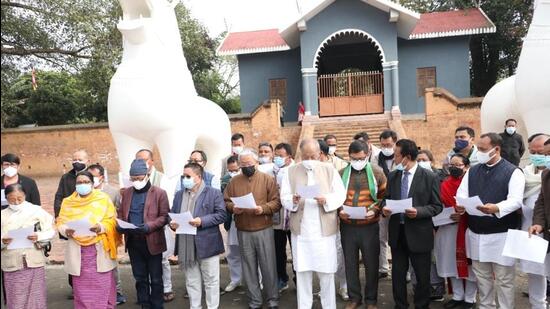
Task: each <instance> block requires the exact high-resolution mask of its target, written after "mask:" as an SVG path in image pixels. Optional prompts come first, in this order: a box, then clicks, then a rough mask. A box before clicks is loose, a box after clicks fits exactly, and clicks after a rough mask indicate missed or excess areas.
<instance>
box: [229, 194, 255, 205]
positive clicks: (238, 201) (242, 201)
mask: <svg viewBox="0 0 550 309" xmlns="http://www.w3.org/2000/svg"><path fill="white" fill-rule="evenodd" d="M231 201H232V202H233V204H235V207H237V208H248V209H254V208H256V201H255V200H254V196H253V195H252V193H248V194H247V195H243V196H239V197H232V198H231Z"/></svg>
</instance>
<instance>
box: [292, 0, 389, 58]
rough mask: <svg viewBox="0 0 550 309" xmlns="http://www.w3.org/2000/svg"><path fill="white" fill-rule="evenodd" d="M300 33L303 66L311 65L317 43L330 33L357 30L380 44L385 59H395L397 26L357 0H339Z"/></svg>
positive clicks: (385, 14)
mask: <svg viewBox="0 0 550 309" xmlns="http://www.w3.org/2000/svg"><path fill="white" fill-rule="evenodd" d="M306 25H307V30H306V31H305V32H302V33H301V35H300V48H301V50H302V55H301V58H302V67H304V68H310V67H312V64H313V60H314V58H315V57H316V55H315V53H316V52H317V48H318V47H319V45H320V44H321V43H322V42H323V41H324V40H325V39H326V38H327V37H328V36H330V35H331V34H332V33H334V32H336V31H338V30H343V29H359V30H363V31H365V32H367V33H369V34H370V35H371V36H373V37H374V38H375V39H376V40H377V41H378V42H379V43H380V45H381V46H382V49H383V50H384V53H385V55H386V61H392V60H397V29H396V24H395V23H390V22H389V14H388V13H386V12H384V11H382V10H379V9H377V8H375V7H372V6H370V5H368V4H366V3H364V2H362V1H358V0H338V1H335V2H334V3H332V4H331V5H329V6H328V7H327V8H325V9H324V10H323V11H322V12H320V13H319V14H317V15H316V16H314V17H313V18H312V19H310V20H309V21H307V23H306Z"/></svg>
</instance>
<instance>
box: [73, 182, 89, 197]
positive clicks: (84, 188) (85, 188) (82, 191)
mask: <svg viewBox="0 0 550 309" xmlns="http://www.w3.org/2000/svg"><path fill="white" fill-rule="evenodd" d="M90 192H92V184H91V183H82V184H78V185H76V193H78V195H80V196H86V195H88V194H90Z"/></svg>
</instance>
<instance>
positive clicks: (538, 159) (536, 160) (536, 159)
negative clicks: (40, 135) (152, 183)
mask: <svg viewBox="0 0 550 309" xmlns="http://www.w3.org/2000/svg"><path fill="white" fill-rule="evenodd" d="M546 157H548V158H550V156H545V155H541V154H529V160H531V163H533V165H534V166H545V165H546V161H547V159H546ZM4 173H5V171H4Z"/></svg>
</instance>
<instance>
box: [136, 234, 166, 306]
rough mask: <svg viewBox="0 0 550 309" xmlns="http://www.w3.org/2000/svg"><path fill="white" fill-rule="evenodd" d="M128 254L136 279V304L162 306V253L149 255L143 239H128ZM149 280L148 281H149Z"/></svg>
mask: <svg viewBox="0 0 550 309" xmlns="http://www.w3.org/2000/svg"><path fill="white" fill-rule="evenodd" d="M128 255H130V264H132V273H133V274H134V279H135V280H136V292H137V300H138V304H140V305H141V306H142V307H146V308H151V309H162V308H163V306H164V298H163V296H164V295H163V285H162V254H157V255H151V253H150V252H149V249H148V248H147V241H146V240H145V239H132V238H131V237H130V238H129V239H128ZM149 280H150V281H149Z"/></svg>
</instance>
